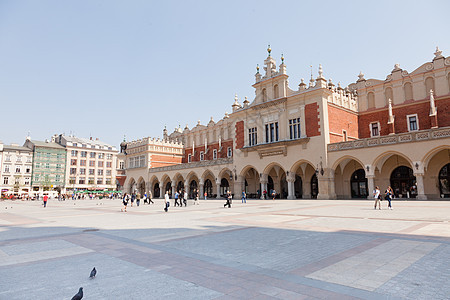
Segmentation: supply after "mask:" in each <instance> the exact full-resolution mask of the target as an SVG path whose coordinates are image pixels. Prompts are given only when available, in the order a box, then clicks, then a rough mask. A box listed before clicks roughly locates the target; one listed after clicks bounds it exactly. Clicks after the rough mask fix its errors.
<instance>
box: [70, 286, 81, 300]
mask: <svg viewBox="0 0 450 300" xmlns="http://www.w3.org/2000/svg"><path fill="white" fill-rule="evenodd" d="M81 299H83V288H82V287H80V289H79V290H78V293H76V294H75V296H73V297H72V300H81Z"/></svg>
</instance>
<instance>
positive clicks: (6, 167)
mask: <svg viewBox="0 0 450 300" xmlns="http://www.w3.org/2000/svg"><path fill="white" fill-rule="evenodd" d="M5 173H9V165H5Z"/></svg>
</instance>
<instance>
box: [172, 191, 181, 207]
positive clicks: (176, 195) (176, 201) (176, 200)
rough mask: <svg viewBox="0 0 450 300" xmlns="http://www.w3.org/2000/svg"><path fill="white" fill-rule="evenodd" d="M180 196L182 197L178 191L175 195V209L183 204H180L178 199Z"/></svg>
mask: <svg viewBox="0 0 450 300" xmlns="http://www.w3.org/2000/svg"><path fill="white" fill-rule="evenodd" d="M179 196H180V193H178V191H176V192H175V195H174V198H175V203H174V204H173V206H174V207H175V206H178V205H180V206H181V204H179V203H178V197H179Z"/></svg>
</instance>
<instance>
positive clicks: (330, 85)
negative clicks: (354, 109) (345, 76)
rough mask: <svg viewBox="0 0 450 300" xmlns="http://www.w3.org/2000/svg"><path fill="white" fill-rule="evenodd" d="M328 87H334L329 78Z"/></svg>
mask: <svg viewBox="0 0 450 300" xmlns="http://www.w3.org/2000/svg"><path fill="white" fill-rule="evenodd" d="M328 88H329V89H334V83H333V81H332V80H331V78H330V79H328Z"/></svg>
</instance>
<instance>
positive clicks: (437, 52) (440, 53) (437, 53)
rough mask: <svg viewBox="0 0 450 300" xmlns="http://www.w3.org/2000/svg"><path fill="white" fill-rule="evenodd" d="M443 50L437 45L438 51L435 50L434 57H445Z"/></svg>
mask: <svg viewBox="0 0 450 300" xmlns="http://www.w3.org/2000/svg"><path fill="white" fill-rule="evenodd" d="M443 57H444V56H443V55H442V50H439V47H437V46H436V52H434V59H438V58H443Z"/></svg>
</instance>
